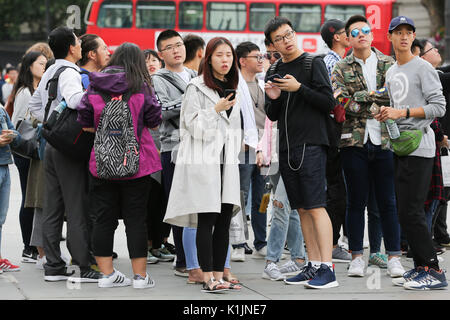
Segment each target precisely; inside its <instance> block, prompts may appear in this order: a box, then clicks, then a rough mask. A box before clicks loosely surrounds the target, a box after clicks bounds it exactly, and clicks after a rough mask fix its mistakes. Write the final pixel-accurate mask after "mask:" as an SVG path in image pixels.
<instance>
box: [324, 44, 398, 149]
mask: <svg viewBox="0 0 450 320" xmlns="http://www.w3.org/2000/svg"><path fill="white" fill-rule="evenodd" d="M372 50H373V51H374V52H375V54H376V55H377V59H378V64H377V89H379V90H377V91H376V92H369V91H368V88H367V84H366V80H365V79H364V75H363V71H362V68H361V65H360V64H359V63H358V62H357V61H356V60H355V58H354V56H353V53H352V54H350V55H349V56H348V57H346V58H345V59H343V60H341V61H339V62H338V63H336V66H335V68H334V70H333V74H332V77H331V81H332V86H333V91H334V93H335V97H336V96H337V98H338V100H339V101H341V102H342V101H343V100H344V101H345V103H343V104H344V105H345V121H344V123H343V125H342V135H341V141H340V144H339V147H340V148H343V147H352V146H356V147H363V146H364V134H365V129H366V122H367V119H370V118H372V113H371V112H370V110H369V109H370V107H371V106H372V104H373V103H376V104H377V105H378V106H389V105H390V100H389V95H388V91H387V90H386V89H385V88H384V87H385V81H386V80H385V76H386V71H387V70H388V69H389V68H390V67H391V66H392V65H393V64H394V59H393V58H392V57H390V56H386V55H384V54H383V53H381V52H380V51H379V50H377V49H375V48H372ZM380 89H381V90H380ZM381 146H382V148H383V149H389V135H388V133H387V130H386V126H385V124H384V123H382V124H381Z"/></svg>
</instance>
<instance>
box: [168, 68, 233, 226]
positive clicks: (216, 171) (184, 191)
mask: <svg viewBox="0 0 450 320" xmlns="http://www.w3.org/2000/svg"><path fill="white" fill-rule="evenodd" d="M239 98H240V96H239V92H238V93H237V99H238V100H237V102H236V104H235V105H234V107H233V110H232V112H231V114H230V117H229V118H228V116H227V114H226V112H225V111H223V112H220V113H219V114H218V113H216V111H215V110H214V106H215V105H216V103H217V102H218V101H219V99H220V97H219V95H218V94H217V92H216V91H214V90H212V89H210V88H208V87H207V86H206V85H205V83H204V82H203V76H199V77H197V78H194V79H192V80H191V82H190V83H189V85H188V86H187V88H186V92H185V94H184V97H183V101H182V105H181V113H180V145H179V150H178V155H177V159H176V165H175V172H174V176H173V182H172V188H171V190H170V195H169V201H168V204H167V211H166V215H165V217H164V222H166V223H170V224H173V225H177V226H182V227H191V228H196V227H197V214H198V213H205V212H217V213H218V212H220V209H221V204H222V203H229V204H233V205H234V207H233V215H235V214H237V213H238V212H239V210H240V203H241V202H240V185H239V167H238V155H239V151H240V147H241V117H240V108H239ZM222 150H225V152H224V156H223V153H222ZM221 159H224V161H222V162H223V163H224V165H223V175H222V177H221V176H220V174H221V166H220V163H221Z"/></svg>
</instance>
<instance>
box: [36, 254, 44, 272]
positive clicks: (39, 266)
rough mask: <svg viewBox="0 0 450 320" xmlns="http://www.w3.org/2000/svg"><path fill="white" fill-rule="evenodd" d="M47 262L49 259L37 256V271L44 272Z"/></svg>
mask: <svg viewBox="0 0 450 320" xmlns="http://www.w3.org/2000/svg"><path fill="white" fill-rule="evenodd" d="M46 262H47V258H46V257H45V256H43V257H42V258H39V255H38V256H37V260H36V269H38V270H44V264H45V263H46Z"/></svg>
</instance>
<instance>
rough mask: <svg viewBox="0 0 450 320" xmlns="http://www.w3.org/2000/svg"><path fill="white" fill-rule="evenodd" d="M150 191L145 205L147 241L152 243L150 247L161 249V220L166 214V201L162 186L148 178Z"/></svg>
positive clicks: (162, 230)
mask: <svg viewBox="0 0 450 320" xmlns="http://www.w3.org/2000/svg"><path fill="white" fill-rule="evenodd" d="M150 185H151V187H150V190H151V192H150V193H149V196H148V204H147V233H148V240H151V241H152V247H153V248H155V249H158V248H161V245H162V243H163V237H164V236H165V235H164V224H165V223H163V219H164V215H165V213H166V207H167V200H166V195H165V194H164V189H163V186H162V185H161V184H160V183H158V181H156V180H155V179H153V178H150Z"/></svg>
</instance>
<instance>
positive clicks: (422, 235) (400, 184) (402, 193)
mask: <svg viewBox="0 0 450 320" xmlns="http://www.w3.org/2000/svg"><path fill="white" fill-rule="evenodd" d="M433 161H434V159H433V158H422V157H414V156H410V157H409V156H407V157H398V156H394V168H395V191H396V194H397V207H398V214H399V220H400V225H401V228H402V230H403V231H404V232H405V234H406V238H407V239H408V244H409V246H410V248H411V251H412V254H413V259H414V265H415V266H416V267H417V266H422V267H425V266H427V267H430V268H434V269H439V263H438V259H437V256H436V251H435V250H434V246H433V242H432V239H431V234H430V231H429V230H428V225H427V221H426V218H425V211H424V203H425V200H426V198H427V194H428V189H429V187H430V183H431V173H432V170H433Z"/></svg>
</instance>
